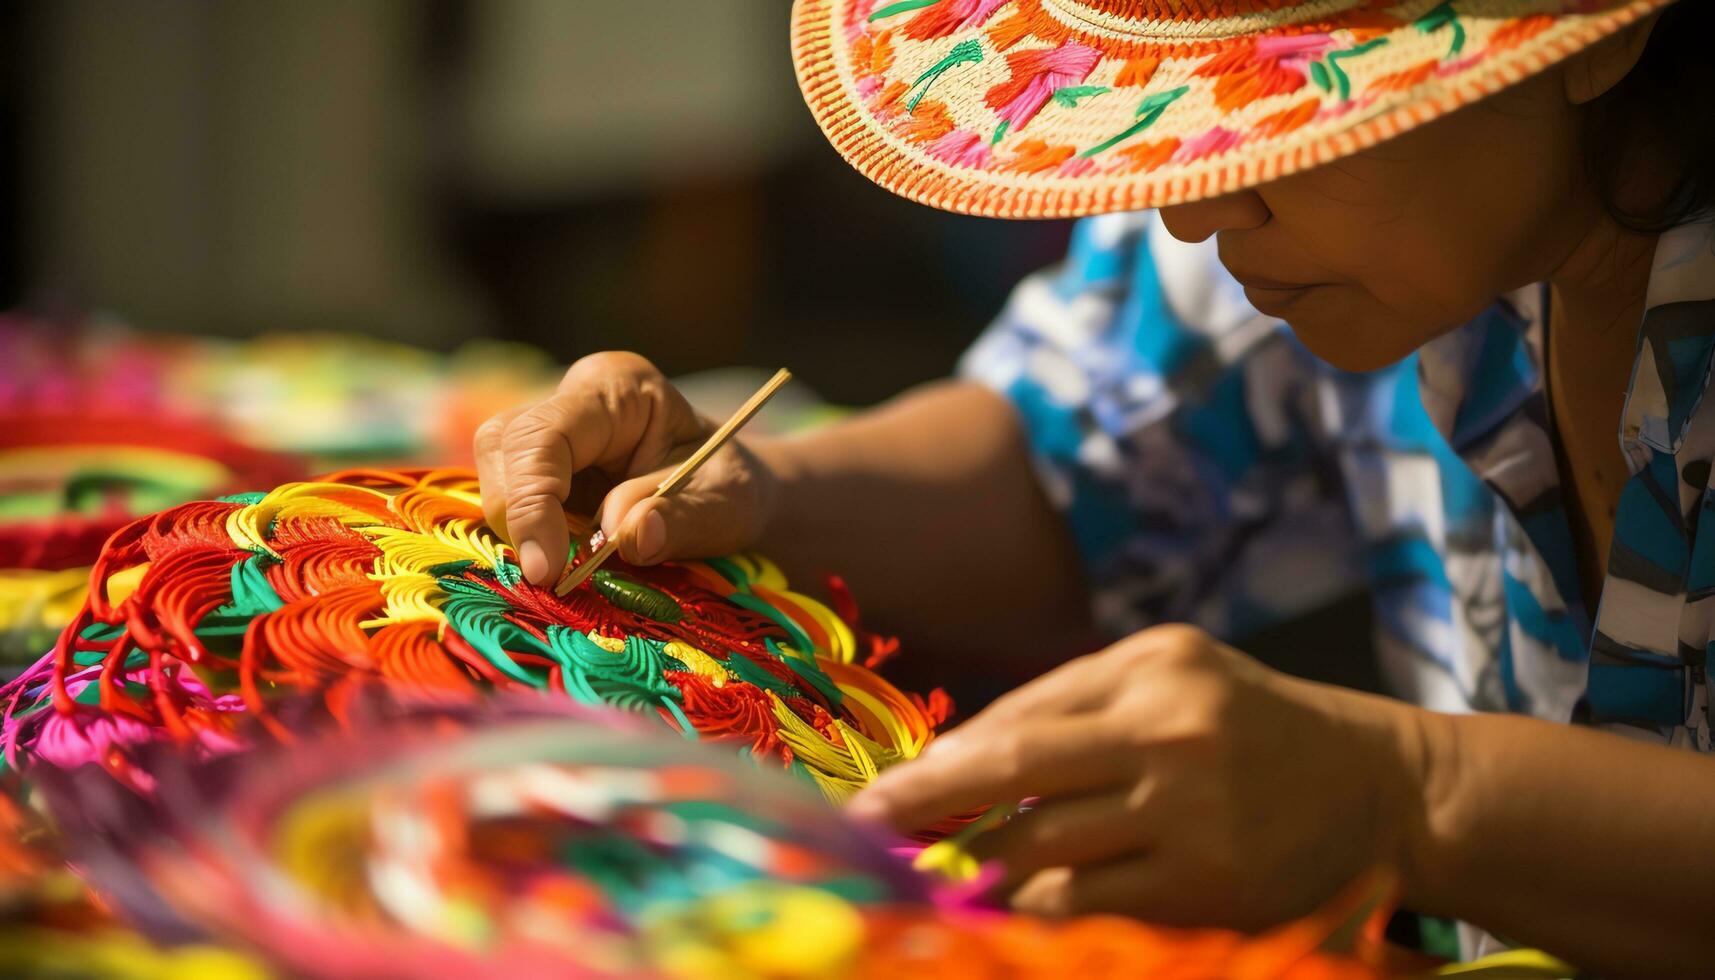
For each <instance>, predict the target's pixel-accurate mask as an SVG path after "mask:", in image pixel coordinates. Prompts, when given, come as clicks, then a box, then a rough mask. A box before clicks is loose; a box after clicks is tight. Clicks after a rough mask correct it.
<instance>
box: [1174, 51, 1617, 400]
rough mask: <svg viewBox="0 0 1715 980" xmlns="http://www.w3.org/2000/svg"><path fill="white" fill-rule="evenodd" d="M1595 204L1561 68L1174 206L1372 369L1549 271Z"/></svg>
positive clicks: (1265, 290)
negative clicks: (1267, 178)
mask: <svg viewBox="0 0 1715 980" xmlns="http://www.w3.org/2000/svg"><path fill="white" fill-rule="evenodd" d="M1595 207H1596V205H1595V203H1594V201H1593V200H1592V198H1591V195H1590V194H1589V192H1588V190H1587V189H1586V188H1585V186H1584V180H1583V157H1582V155H1581V150H1580V147H1579V143H1578V131H1577V115H1576V113H1575V111H1574V107H1573V106H1572V105H1571V104H1570V103H1569V102H1568V100H1567V97H1566V95H1565V91H1564V88H1563V85H1562V83H1561V81H1560V77H1559V73H1558V72H1552V71H1551V72H1546V73H1544V74H1542V75H1540V76H1537V77H1536V78H1534V79H1532V80H1530V81H1527V82H1524V83H1522V84H1520V85H1518V86H1515V87H1514V88H1512V89H1509V90H1507V91H1505V92H1503V93H1501V94H1499V95H1496V96H1494V97H1492V98H1490V99H1487V100H1484V101H1482V102H1479V103H1477V104H1475V105H1473V106H1470V107H1467V108H1465V109H1462V110H1460V111H1457V112H1454V113H1452V114H1450V115H1448V116H1446V117H1444V118H1442V119H1440V120H1437V121H1435V122H1433V123H1430V124H1429V125H1426V126H1423V127H1420V128H1418V129H1416V130H1413V131H1412V132H1410V133H1407V134H1405V135H1403V136H1399V137H1397V138H1395V139H1392V140H1389V141H1387V142H1385V143H1382V144H1381V145H1379V146H1377V147H1374V148H1372V149H1370V150H1368V151H1366V152H1363V153H1359V154H1356V155H1354V156H1350V157H1347V158H1345V159H1343V160H1340V161H1338V162H1336V163H1332V164H1329V165H1327V166H1323V167H1319V168H1316V169H1314V170H1310V171H1307V172H1304V173H1300V174H1295V175H1293V176H1291V177H1287V178H1283V179H1281V180H1278V181H1275V182H1273V183H1269V184H1265V185H1263V186H1262V187H1259V188H1257V189H1255V190H1251V191H1245V192H1241V193H1238V194H1231V195H1227V196H1224V197H1220V198H1215V199H1211V200H1208V201H1200V202H1195V203H1191V204H1183V205H1177V206H1174V207H1169V208H1163V209H1162V211H1161V217H1162V219H1163V221H1164V222H1165V223H1166V225H1167V229H1168V230H1169V231H1170V232H1172V233H1173V235H1174V237H1176V238H1179V239H1182V240H1184V241H1202V240H1204V239H1206V238H1208V237H1209V236H1210V235H1214V236H1215V238H1216V241H1217V243H1218V247H1219V251H1220V256H1221V262H1222V263H1223V264H1224V265H1225V266H1226V267H1227V269H1228V271H1230V272H1231V273H1232V274H1233V275H1234V277H1236V278H1237V279H1238V280H1239V282H1240V283H1242V284H1243V285H1244V287H1245V295H1246V296H1248V297H1249V298H1250V301H1251V303H1252V304H1253V305H1254V306H1255V307H1256V308H1257V309H1258V310H1260V311H1262V312H1263V313H1266V314H1269V315H1271V316H1277V317H1280V318H1282V319H1284V320H1286V321H1287V323H1288V324H1290V325H1291V327H1292V329H1293V332H1294V333H1296V334H1297V335H1298V337H1299V339H1300V340H1302V341H1303V342H1304V344H1305V346H1306V347H1308V348H1310V350H1311V351H1312V352H1313V353H1315V354H1316V355H1317V356H1318V357H1321V358H1322V359H1323V360H1326V361H1328V362H1329V363H1331V364H1333V365H1335V366H1336V367H1340V368H1344V369H1347V370H1358V371H1361V370H1372V369H1375V368H1379V367H1382V366H1384V365H1387V364H1391V363H1393V362H1394V361H1397V360H1399V359H1400V358H1402V357H1405V356H1406V355H1407V354H1410V353H1411V352H1412V351H1413V350H1416V349H1417V348H1418V347H1419V346H1421V345H1423V344H1424V343H1426V342H1428V341H1429V340H1431V339H1433V338H1435V337H1436V336H1438V335H1440V334H1442V333H1445V332H1447V331H1448V330H1451V329H1453V328H1455V327H1457V326H1458V325H1459V324H1461V323H1464V322H1465V321H1467V320H1469V319H1470V318H1471V317H1473V316H1475V315H1476V314H1477V313H1478V312H1480V311H1481V310H1482V309H1483V308H1484V307H1485V306H1487V305H1488V304H1489V303H1491V302H1493V301H1494V299H1495V298H1496V297H1497V296H1499V295H1501V294H1503V293H1505V292H1508V291H1510V290H1513V289H1516V288H1518V287H1520V286H1523V285H1525V284H1527V283H1530V282H1534V281H1537V280H1539V279H1542V278H1544V277H1546V276H1547V275H1548V274H1549V273H1550V272H1551V271H1552V270H1553V269H1555V268H1556V267H1557V266H1558V265H1559V264H1560V263H1561V262H1563V261H1564V260H1565V259H1566V257H1567V255H1569V254H1570V253H1571V251H1572V250H1573V249H1574V248H1576V246H1577V244H1578V242H1579V241H1580V239H1581V238H1582V236H1583V234H1584V232H1585V230H1586V229H1587V228H1588V227H1589V226H1590V222H1591V221H1592V220H1593V214H1594V213H1595V211H1594V209H1595Z"/></svg>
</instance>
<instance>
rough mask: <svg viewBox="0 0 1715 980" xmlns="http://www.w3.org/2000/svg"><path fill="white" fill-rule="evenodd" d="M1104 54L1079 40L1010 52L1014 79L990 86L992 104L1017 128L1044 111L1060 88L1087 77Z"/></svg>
mask: <svg viewBox="0 0 1715 980" xmlns="http://www.w3.org/2000/svg"><path fill="white" fill-rule="evenodd" d="M1101 58H1102V55H1101V52H1099V51H1097V50H1096V49H1095V48H1091V47H1087V46H1085V45H1082V44H1076V43H1073V44H1063V45H1061V46H1060V47H1058V48H1044V49H1040V50H1034V51H1020V52H1017V53H1015V54H1011V55H1008V56H1007V59H1006V62H1007V65H1008V66H1009V67H1010V68H1011V69H1012V80H1011V81H1009V82H1003V83H1002V84H1000V85H996V86H995V87H994V88H992V89H990V90H989V105H990V106H991V107H992V108H994V109H995V114H996V115H998V116H1000V118H1002V119H1004V120H1006V122H1007V124H1008V125H1009V126H1011V127H1012V128H1013V129H1017V128H1019V127H1021V126H1023V125H1024V124H1025V123H1027V122H1029V121H1030V120H1031V119H1033V118H1035V116H1036V114H1037V113H1038V112H1040V111H1042V107H1043V106H1044V105H1047V104H1048V100H1049V98H1050V97H1052V96H1053V95H1054V91H1055V90H1056V89H1061V88H1065V87H1067V86H1068V85H1076V84H1078V83H1079V82H1082V81H1083V80H1084V79H1085V78H1087V77H1088V76H1089V74H1090V72H1091V71H1092V70H1094V69H1095V67H1096V62H1098V61H1100V60H1101ZM997 100H998V101H999V102H1000V104H998V105H997V104H996V102H997Z"/></svg>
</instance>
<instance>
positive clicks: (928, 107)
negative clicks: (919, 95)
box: [894, 102, 953, 143]
mask: <svg viewBox="0 0 1715 980" xmlns="http://www.w3.org/2000/svg"><path fill="white" fill-rule="evenodd" d="M952 131H953V116H952V114H951V113H949V112H948V111H947V104H946V103H945V102H919V103H917V108H916V109H915V110H913V111H912V112H910V113H908V114H907V115H904V116H901V117H899V123H898V125H897V128H895V130H894V132H896V133H898V134H899V135H900V136H901V137H903V138H905V139H907V140H910V141H911V142H913V143H927V142H929V141H930V140H938V139H940V138H941V137H943V136H945V135H947V134H948V133H950V132H952Z"/></svg>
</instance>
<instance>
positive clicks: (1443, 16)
mask: <svg viewBox="0 0 1715 980" xmlns="http://www.w3.org/2000/svg"><path fill="white" fill-rule="evenodd" d="M1413 26H1415V27H1416V28H1417V29H1418V30H1419V31H1420V32H1422V33H1424V34H1433V33H1435V32H1436V31H1438V30H1440V29H1441V28H1443V27H1452V28H1453V46H1452V47H1451V48H1449V49H1448V51H1447V54H1446V55H1445V57H1448V58H1451V57H1454V56H1455V55H1457V54H1458V53H1459V52H1460V51H1462V50H1464V48H1465V27H1464V25H1462V24H1460V23H1459V14H1458V12H1457V11H1455V10H1454V9H1453V2H1452V0H1447V2H1445V3H1441V4H1437V5H1436V6H1434V7H1432V8H1431V9H1430V10H1429V12H1428V13H1425V14H1424V15H1423V16H1422V17H1419V18H1417V20H1416V21H1415V22H1414V25H1413Z"/></svg>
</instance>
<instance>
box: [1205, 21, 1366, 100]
mask: <svg viewBox="0 0 1715 980" xmlns="http://www.w3.org/2000/svg"><path fill="white" fill-rule="evenodd" d="M1332 46H1333V38H1331V37H1329V36H1328V35H1327V34H1303V35H1296V36H1294V35H1282V36H1276V37H1266V38H1261V39H1257V38H1247V39H1245V40H1244V41H1243V42H1241V43H1238V44H1234V45H1232V46H1231V47H1228V48H1224V49H1223V50H1221V51H1219V52H1217V53H1215V54H1214V55H1211V56H1210V57H1209V59H1208V60H1207V61H1204V62H1203V63H1202V64H1201V65H1198V66H1197V72H1196V74H1197V76H1198V77H1199V78H1213V79H1214V80H1215V89H1214V96H1215V104H1216V105H1217V106H1219V107H1221V109H1223V110H1224V111H1226V112H1232V111H1233V110H1235V109H1241V108H1243V107H1245V106H1247V105H1250V104H1251V103H1252V102H1255V101H1256V100H1258V99H1265V98H1268V97H1269V96H1271V95H1286V94H1289V93H1292V92H1296V91H1298V90H1299V89H1301V88H1303V87H1304V85H1305V81H1306V79H1305V75H1304V71H1305V68H1304V66H1305V65H1306V64H1308V63H1309V61H1310V59H1312V58H1316V57H1319V56H1320V55H1321V54H1322V53H1323V52H1324V51H1326V50H1328V49H1329V48H1330V47H1332Z"/></svg>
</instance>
